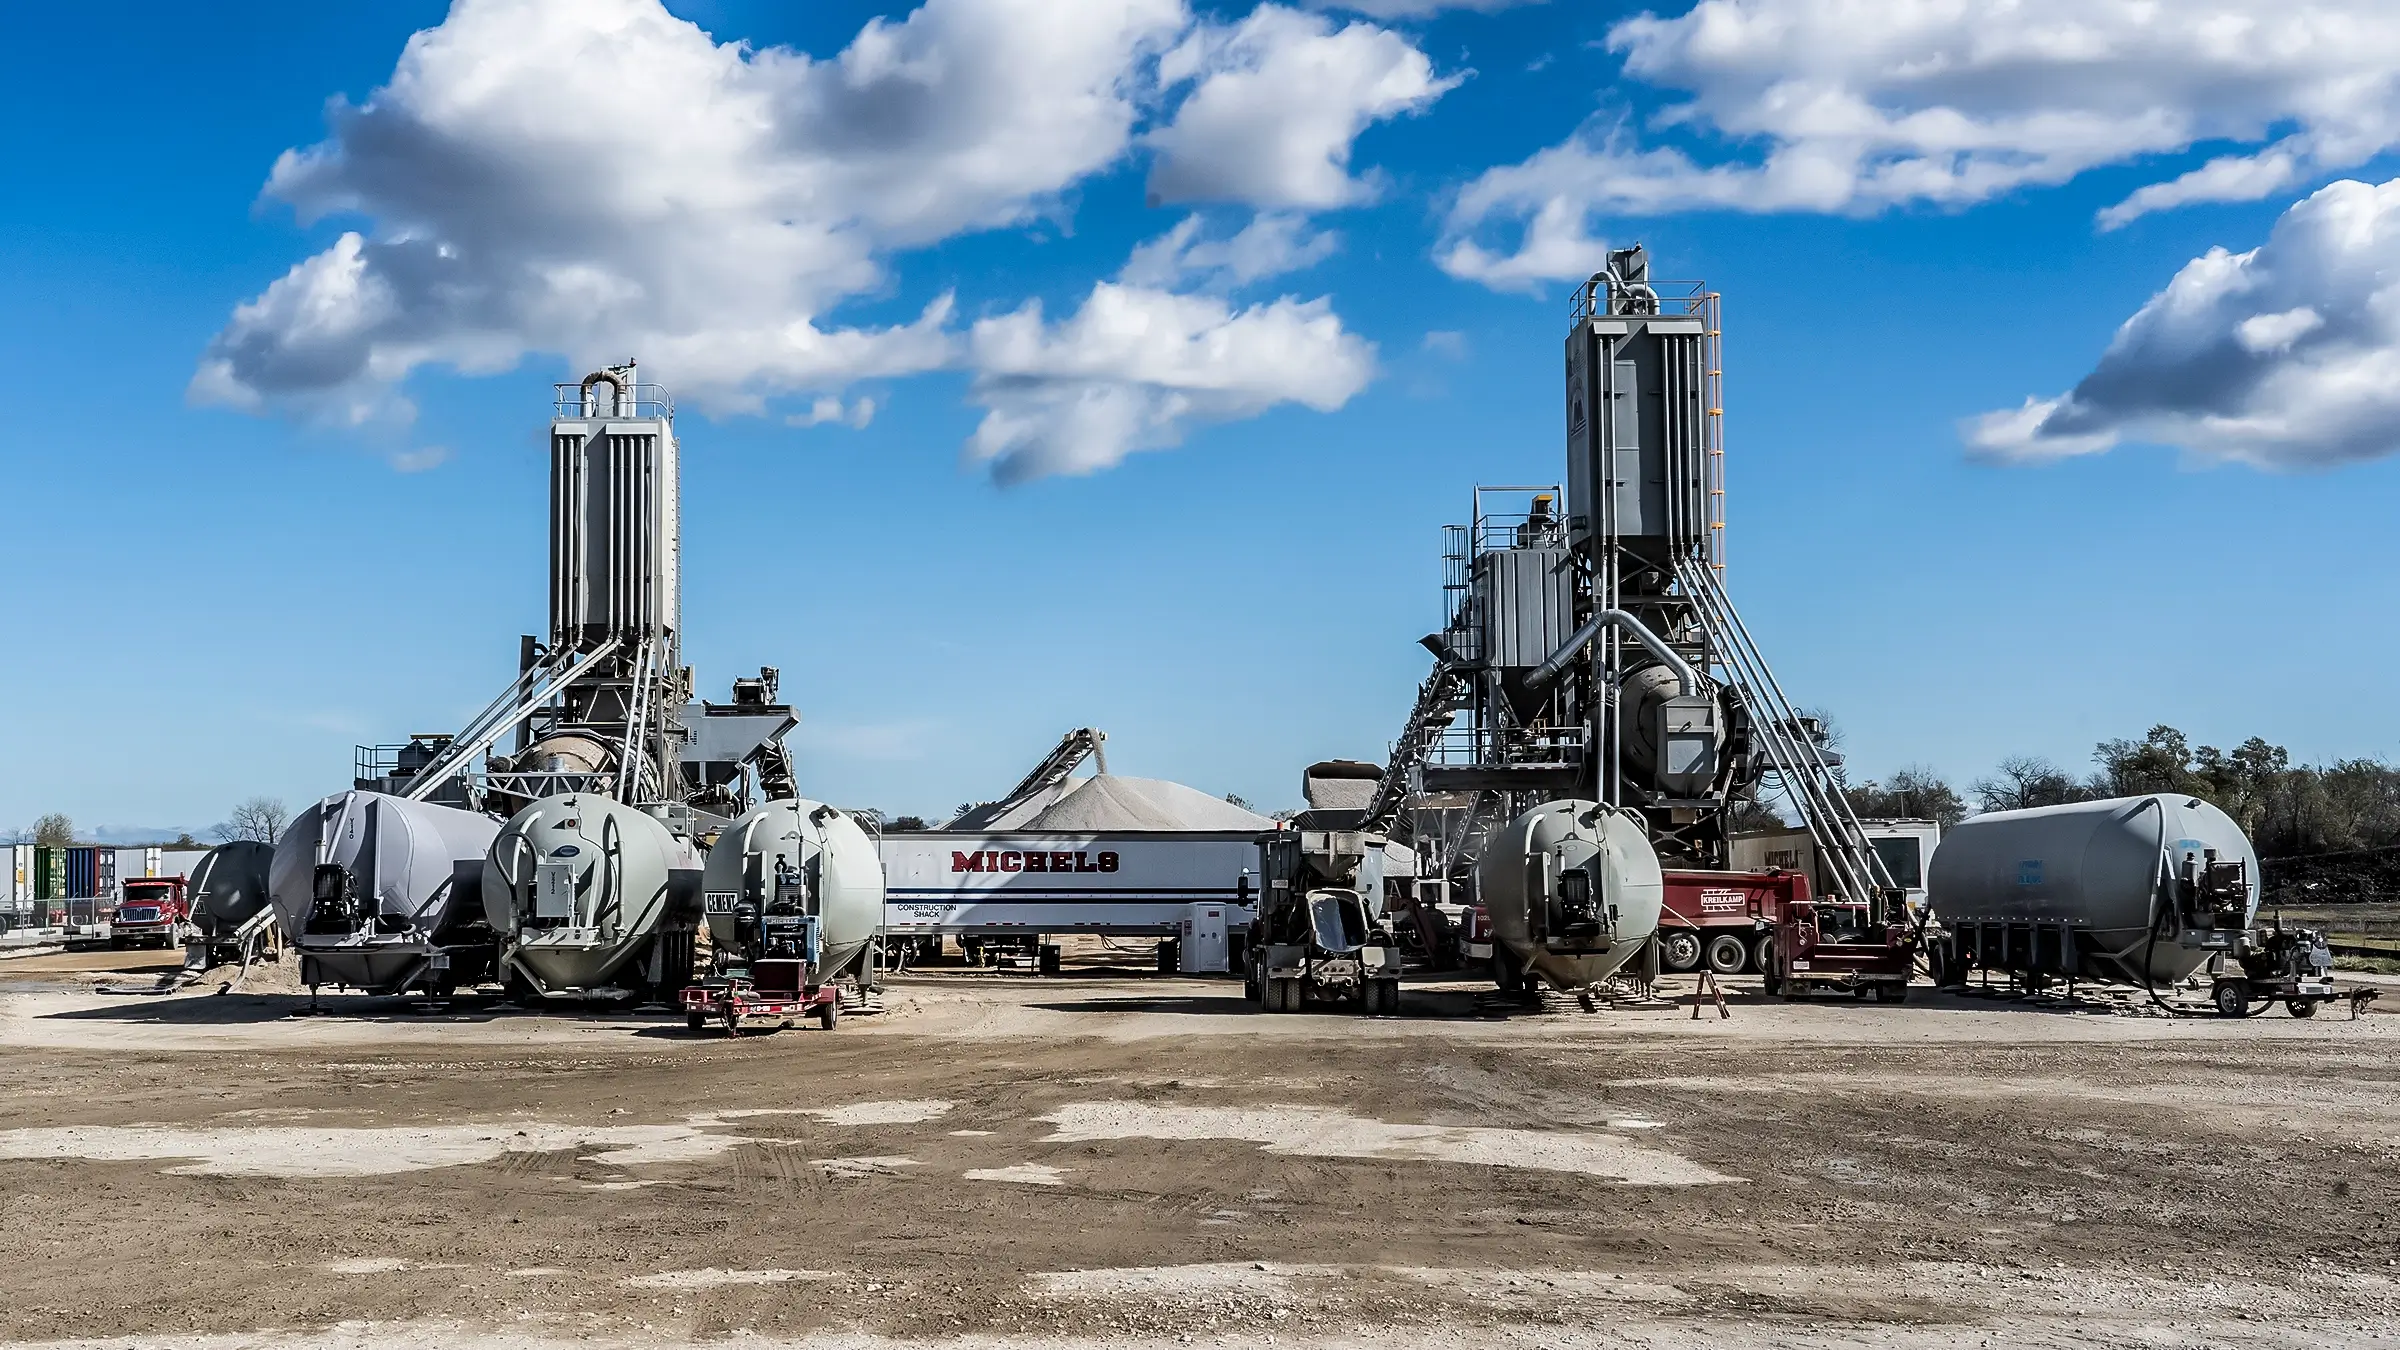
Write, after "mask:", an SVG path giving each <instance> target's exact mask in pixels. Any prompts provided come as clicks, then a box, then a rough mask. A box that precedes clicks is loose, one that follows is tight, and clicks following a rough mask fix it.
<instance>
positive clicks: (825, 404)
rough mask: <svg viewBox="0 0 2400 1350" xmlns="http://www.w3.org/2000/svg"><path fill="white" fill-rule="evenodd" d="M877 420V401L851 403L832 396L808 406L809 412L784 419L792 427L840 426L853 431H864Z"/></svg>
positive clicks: (868, 399) (823, 397)
mask: <svg viewBox="0 0 2400 1350" xmlns="http://www.w3.org/2000/svg"><path fill="white" fill-rule="evenodd" d="M874 420H875V400H873V399H871V398H864V397H862V398H859V399H857V400H855V401H854V402H851V403H847V404H845V403H843V402H842V400H841V399H840V398H838V397H836V396H834V395H832V394H824V395H820V396H819V397H818V398H817V399H816V400H815V401H814V402H812V403H810V404H809V405H808V411H806V412H798V413H793V414H792V415H791V416H789V417H786V418H784V419H783V424H784V425H785V426H790V427H822V426H830V425H834V424H837V423H838V424H839V425H842V426H846V427H848V428H850V429H851V430H853V431H864V430H866V429H867V424H868V423H870V422H873V421H874Z"/></svg>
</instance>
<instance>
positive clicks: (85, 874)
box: [59, 845, 100, 900]
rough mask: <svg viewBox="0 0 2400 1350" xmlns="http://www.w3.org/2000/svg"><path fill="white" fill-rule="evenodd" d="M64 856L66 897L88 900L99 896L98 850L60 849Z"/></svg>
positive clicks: (78, 847) (87, 846)
mask: <svg viewBox="0 0 2400 1350" xmlns="http://www.w3.org/2000/svg"><path fill="white" fill-rule="evenodd" d="M59 851H60V852H62V853H64V854H65V855H66V870H67V876H66V882H67V889H66V897H65V898H67V899H69V900H89V899H92V898H94V897H96V896H98V895H99V894H100V850H99V849H96V848H93V847H91V846H89V845H79V846H77V847H75V848H69V849H61V850H59Z"/></svg>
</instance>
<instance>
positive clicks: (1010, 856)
mask: <svg viewBox="0 0 2400 1350" xmlns="http://www.w3.org/2000/svg"><path fill="white" fill-rule="evenodd" d="M1000 870H1001V871H1003V872H1022V871H1024V870H1025V855H1024V854H1022V853H1003V854H1001V855H1000Z"/></svg>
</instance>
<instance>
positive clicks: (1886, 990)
mask: <svg viewBox="0 0 2400 1350" xmlns="http://www.w3.org/2000/svg"><path fill="white" fill-rule="evenodd" d="M1875 1001H1876V1002H1877V1003H1906V1002H1908V986H1907V985H1905V984H1879V985H1876V986H1875Z"/></svg>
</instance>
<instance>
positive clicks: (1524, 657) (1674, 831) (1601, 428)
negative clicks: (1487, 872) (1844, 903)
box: [1370, 246, 1891, 900]
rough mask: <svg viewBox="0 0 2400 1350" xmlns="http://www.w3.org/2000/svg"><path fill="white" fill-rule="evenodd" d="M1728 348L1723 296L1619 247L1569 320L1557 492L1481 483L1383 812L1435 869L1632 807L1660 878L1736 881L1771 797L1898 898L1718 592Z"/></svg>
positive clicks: (1870, 885)
mask: <svg viewBox="0 0 2400 1350" xmlns="http://www.w3.org/2000/svg"><path fill="white" fill-rule="evenodd" d="M1720 338H1721V330H1720V327H1719V319H1718V297H1717V296H1716V295H1715V294H1714V293H1712V292H1710V291H1708V290H1707V288H1706V287H1705V286H1702V285H1699V284H1696V283H1695V284H1673V285H1667V284H1663V283H1662V284H1653V283H1652V281H1651V279H1650V269H1649V257H1648V255H1647V253H1646V252H1645V251H1644V250H1643V249H1642V248H1640V247H1639V246H1636V247H1634V248H1630V249H1623V250H1617V251H1615V252H1612V253H1611V254H1610V257H1609V265H1608V268H1607V269H1606V270H1605V271H1602V272H1600V273H1599V274H1597V275H1595V276H1593V277H1592V278H1591V279H1590V280H1589V281H1588V282H1586V283H1585V284H1584V285H1582V286H1580V287H1578V288H1577V290H1576V292H1575V295H1574V299H1573V302H1572V305H1571V308H1570V311H1569V316H1568V331H1567V337H1566V351H1565V376H1566V378H1565V386H1566V387H1565V391H1564V392H1565V395H1566V397H1565V401H1564V402H1565V406H1564V409H1563V411H1564V414H1565V416H1564V419H1563V420H1564V424H1565V430H1566V452H1567V453H1566V465H1565V469H1566V473H1565V481H1564V483H1563V485H1557V484H1554V485H1549V486H1521V487H1478V488H1477V489H1476V491H1475V504H1474V510H1473V512H1472V514H1471V516H1470V518H1469V522H1468V523H1467V524H1465V525H1456V526H1451V527H1449V531H1448V533H1449V538H1448V546H1447V549H1446V553H1447V557H1446V575H1445V581H1444V585H1445V615H1446V620H1445V623H1444V626H1443V628H1442V630H1441V631H1440V632H1439V633H1436V634H1433V635H1430V636H1428V637H1427V638H1426V639H1425V645H1426V646H1427V647H1428V648H1429V649H1430V650H1432V652H1433V653H1434V656H1435V668H1434V671H1433V673H1432V674H1431V675H1430V676H1429V677H1428V678H1427V679H1426V681H1425V683H1424V685H1423V686H1422V688H1421V689H1420V691H1419V696H1418V700H1417V704H1416V706H1415V708H1414V709H1412V711H1411V714H1410V717H1409V720H1408V723H1407V725H1406V727H1405V728H1404V730H1403V733H1402V735H1401V738H1400V740H1399V742H1398V743H1397V745H1396V746H1395V748H1394V754H1393V757H1392V761H1391V764H1390V766H1389V768H1388V770H1387V772H1386V774H1385V777H1384V780H1383V782H1382V784H1381V785H1380V790H1379V791H1378V793H1377V797H1376V801H1375V804H1374V806H1373V807H1372V808H1371V810H1370V820H1371V822H1372V823H1374V824H1377V825H1387V824H1398V825H1401V826H1402V827H1403V828H1405V827H1406V822H1405V821H1404V820H1403V819H1402V818H1403V817H1404V816H1406V815H1411V814H1413V815H1415V816H1418V817H1422V818H1425V819H1427V820H1428V821H1429V822H1430V829H1431V831H1432V832H1433V833H1434V834H1435V835H1436V836H1437V837H1435V838H1432V839H1421V845H1430V847H1428V848H1425V850H1424V851H1426V852H1429V853H1431V854H1433V855H1434V857H1433V858H1431V859H1429V861H1430V862H1432V863H1434V865H1436V866H1437V867H1441V868H1445V869H1447V870H1448V871H1449V872H1450V873H1451V874H1453V875H1457V874H1460V873H1463V872H1464V870H1465V869H1466V868H1467V867H1469V866H1470V865H1471V864H1472V862H1473V858H1474V854H1475V852H1476V849H1477V847H1478V845H1479V842H1480V839H1481V838H1482V836H1483V834H1484V833H1485V832H1487V831H1488V830H1490V829H1491V828H1492V827H1493V826H1494V825H1495V823H1496V822H1500V821H1507V820H1510V819H1513V818H1515V817H1516V816H1517V815H1518V814H1519V813H1520V812H1522V811H1524V810H1526V809H1528V808H1529V807H1531V806H1534V805H1536V804H1539V803H1542V802H1546V801H1556V800H1562V799H1586V800H1592V801H1597V802H1601V803H1605V804H1607V805H1609V806H1616V807H1623V808H1626V809H1629V810H1632V811H1635V812H1637V813H1639V815H1640V816H1641V818H1642V819H1643V821H1644V822H1645V823H1646V825H1647V828H1648V833H1649V835H1650V838H1651V841H1652V843H1653V844H1654V845H1655V847H1656V849H1657V852H1658V854H1659V856H1660V857H1661V859H1662V860H1665V861H1666V862H1667V864H1668V865H1669V866H1684V867H1700V868H1722V867H1724V866H1726V865H1727V861H1728V858H1727V852H1728V850H1727V836H1728V834H1729V833H1730V832H1731V830H1732V827H1733V823H1734V819H1735V816H1736V813H1737V811H1738V810H1739V809H1740V808H1741V807H1742V805H1743V804H1744V803H1746V802H1749V801H1751V800H1753V799H1755V798H1756V796H1757V795H1758V794H1759V793H1760V791H1761V790H1762V788H1776V789H1780V790H1781V791H1782V792H1783V793H1784V794H1785V795H1787V796H1788V797H1789V798H1790V800H1791V802H1792V804H1793V806H1794V807H1795V809H1796V810H1797V812H1798V814H1799V815H1800V818H1801V819H1802V821H1803V822H1804V823H1805V824H1806V825H1807V826H1808V828H1809V829H1810V831H1811V832H1812V833H1813V834H1814V835H1815V836H1816V838H1817V843H1818V847H1819V850H1820V856H1823V857H1825V858H1826V859H1827V860H1828V869H1829V872H1830V873H1831V875H1832V877H1833V878H1834V879H1835V880H1836V881H1837V882H1838V886H1839V889H1840V890H1841V891H1842V892H1844V893H1845V894H1847V895H1848V896H1849V897H1851V898H1853V899H1860V900H1874V899H1877V898H1879V897H1882V898H1887V899H1888V896H1889V893H1890V891H1891V887H1890V882H1889V878H1888V877H1887V876H1886V875H1885V873H1884V869H1883V866H1882V863H1881V862H1880V860H1879V859H1877V857H1876V856H1875V854H1874V851H1873V849H1872V848H1870V847H1868V846H1867V844H1866V842H1865V837H1864V832H1863V830H1861V829H1860V827H1859V824H1858V820H1857V817H1856V816H1855V814H1854V813H1853V812H1852V811H1851V809H1850V807H1849V804H1848V802H1847V800H1846V799H1845V798H1844V797H1843V795H1842V793H1841V790H1840V785H1839V783H1838V781H1837V780H1836V779H1835V777H1834V775H1833V772H1832V768H1833V766H1834V765H1835V764H1836V763H1838V762H1839V761H1838V758H1837V757H1836V756H1834V755H1833V753H1832V752H1831V751H1830V750H1829V749H1828V748H1827V747H1826V746H1825V745H1824V743H1823V735H1822V728H1821V727H1820V726H1819V725H1818V724H1817V722H1816V721H1815V720H1814V719H1812V718H1809V717H1806V716H1803V715H1802V714H1801V713H1799V712H1798V711H1797V710H1796V709H1795V708H1794V707H1793V706H1792V704H1791V702H1790V700H1789V699H1788V698H1787V697H1786V696H1785V694H1784V692H1783V689H1782V687H1781V686H1780V685H1779V684H1778V683H1777V681H1776V679H1775V676H1774V674H1773V673H1772V672H1771V671H1770V670H1769V669H1768V667H1767V664H1766V661H1765V659H1764V657H1763V656H1762V655H1761V654H1760V652H1759V650H1758V647H1757V644H1756V643H1755V642H1754V641H1753V640H1752V638H1751V635H1750V632H1749V629H1748V627H1747V626H1746V625H1745V624H1744V623H1743V622H1742V619H1741V616H1740V615H1739V614H1738V613H1737V612H1736V611H1735V610H1734V607H1733V602H1732V599H1731V598H1730V596H1729V595H1728V594H1727V592H1726V589H1725V583H1724V577H1723V571H1724V526H1723V520H1724V517H1723V512H1722V507H1723V501H1724V473H1723V465H1724V455H1723V436H1722V430H1721V428H1722V415H1723V399H1722V395H1721V393H1720V382H1721V378H1722V370H1723V363H1722V358H1721V357H1720V355H1719V341H1720ZM1412 801H1413V802H1415V803H1418V804H1420V805H1422V804H1426V803H1434V804H1437V806H1438V809H1435V810H1431V811H1425V810H1419V811H1416V812H1413V813H1411V812H1410V811H1408V810H1407V809H1406V808H1407V806H1408V804H1409V803H1411V802H1412Z"/></svg>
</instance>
